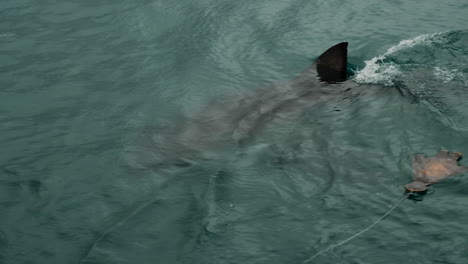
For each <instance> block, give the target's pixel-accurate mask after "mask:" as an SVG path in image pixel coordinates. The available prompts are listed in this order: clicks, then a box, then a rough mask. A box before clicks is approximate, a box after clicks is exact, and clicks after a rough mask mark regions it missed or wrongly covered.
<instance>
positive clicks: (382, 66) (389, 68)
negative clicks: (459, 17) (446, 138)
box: [354, 33, 445, 86]
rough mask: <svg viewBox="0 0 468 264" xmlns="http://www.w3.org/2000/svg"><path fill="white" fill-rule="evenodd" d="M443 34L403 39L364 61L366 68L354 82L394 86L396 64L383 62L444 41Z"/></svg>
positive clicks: (396, 72) (396, 73)
mask: <svg viewBox="0 0 468 264" xmlns="http://www.w3.org/2000/svg"><path fill="white" fill-rule="evenodd" d="M443 35H444V33H434V34H424V35H420V36H417V37H415V38H413V39H405V40H402V41H400V43H398V44H397V45H395V46H393V47H390V48H389V49H388V50H387V51H386V52H385V53H384V54H382V55H379V56H377V57H374V58H372V59H370V60H367V61H365V63H366V66H365V67H364V68H363V69H362V70H360V71H358V72H357V74H356V77H355V78H354V80H355V81H356V82H358V83H379V84H382V85H385V86H392V85H394V80H395V78H396V77H397V76H398V75H400V74H401V71H400V69H399V67H398V65H397V64H395V63H393V62H384V59H386V58H387V57H389V56H390V55H392V54H394V53H396V52H398V51H401V50H404V49H408V48H412V47H414V46H416V45H429V44H433V43H440V42H443V41H444V39H445V38H444V37H443Z"/></svg>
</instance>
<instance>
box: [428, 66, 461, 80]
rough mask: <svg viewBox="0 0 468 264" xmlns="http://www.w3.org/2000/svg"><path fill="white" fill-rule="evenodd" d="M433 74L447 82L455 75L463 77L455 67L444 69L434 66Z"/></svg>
mask: <svg viewBox="0 0 468 264" xmlns="http://www.w3.org/2000/svg"><path fill="white" fill-rule="evenodd" d="M434 76H435V77H436V78H437V79H439V80H441V81H442V82H443V83H449V82H451V81H453V80H454V79H456V78H457V77H463V74H461V73H460V72H459V71H458V70H457V69H451V70H449V69H445V68H441V67H434Z"/></svg>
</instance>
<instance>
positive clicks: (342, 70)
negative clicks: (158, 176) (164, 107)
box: [126, 42, 353, 169]
mask: <svg viewBox="0 0 468 264" xmlns="http://www.w3.org/2000/svg"><path fill="white" fill-rule="evenodd" d="M347 48H348V43H347V42H341V43H339V44H336V45H334V46H332V47H330V48H329V49H328V50H326V51H325V52H324V53H323V54H321V55H320V56H319V57H318V58H317V59H316V60H315V62H314V63H313V64H312V65H311V66H310V67H308V68H307V69H306V70H305V71H303V72H302V73H300V74H299V75H298V76H297V77H296V78H293V79H292V80H289V81H286V82H283V83H279V84H272V85H268V86H264V87H260V88H257V89H252V90H247V91H245V90H243V91H234V92H231V93H228V94H225V95H224V96H223V97H221V98H216V99H215V100H214V101H213V102H210V103H209V104H208V106H207V107H206V108H205V109H202V110H201V111H199V112H197V113H195V114H193V115H192V116H187V115H186V114H180V116H177V117H176V118H174V119H173V120H171V121H169V122H161V123H164V124H156V125H154V126H151V127H147V128H146V129H145V131H143V133H142V134H141V135H140V137H139V138H137V140H136V142H135V144H133V146H131V147H129V148H128V149H127V152H126V156H127V161H128V163H129V164H130V165H131V166H132V167H133V168H137V169H155V168H164V167H170V166H179V167H184V166H190V165H191V164H194V163H197V161H199V160H201V159H205V158H208V159H210V158H211V157H213V156H216V155H219V153H223V151H231V152H232V150H233V149H236V148H238V147H239V146H243V145H245V144H246V142H248V141H249V139H251V138H253V137H254V136H255V135H258V134H259V133H260V132H261V131H262V129H263V128H264V126H265V125H266V124H267V123H268V121H270V120H271V119H272V118H274V117H275V116H278V115H285V116H287V115H288V113H290V112H293V111H295V110H297V109H304V108H307V107H310V106H311V105H314V104H317V103H321V102H328V101H333V100H339V99H342V98H346V97H349V96H351V95H352V93H353V88H351V87H350V83H349V82H347V63H348V61H347V53H348V50H347ZM190 114H191V113H189V115H190ZM286 118H287V117H286Z"/></svg>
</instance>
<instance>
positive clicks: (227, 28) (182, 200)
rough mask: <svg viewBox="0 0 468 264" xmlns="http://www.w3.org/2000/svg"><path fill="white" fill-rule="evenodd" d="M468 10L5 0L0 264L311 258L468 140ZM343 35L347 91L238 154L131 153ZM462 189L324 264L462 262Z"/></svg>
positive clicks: (395, 215)
mask: <svg viewBox="0 0 468 264" xmlns="http://www.w3.org/2000/svg"><path fill="white" fill-rule="evenodd" d="M467 11H468V5H467V4H466V2H465V1H461V0H451V1H445V2H441V1H425V2H424V3H420V2H414V1H385V2H383V1H255V2H252V1H215V0H205V1H188V0H185V1H178V2H177V3H175V2H173V1H164V0H162V1H156V0H148V1H137V2H135V1H123V0H116V1H112V3H111V2H109V1H66V2H63V1H62V2H59V1H41V2H40V3H39V2H37V1H31V0H15V1H12V0H4V1H2V2H1V3H0V17H1V20H0V87H1V88H0V145H1V149H0V215H1V217H0V263H8V264H10V263H14V264H16V263H48V264H51V263H88V264H91V263H204V264H205V263H302V262H303V261H304V260H306V259H307V258H309V257H310V256H312V255H313V254H315V253H316V252H318V251H320V250H322V249H324V248H326V247H328V246H330V245H333V244H336V243H338V242H339V241H341V240H343V239H346V238H348V237H349V236H351V235H353V234H355V233H356V232H358V231H359V230H361V229H363V228H365V227H366V226H368V225H370V224H372V223H373V222H374V221H375V220H377V219H378V218H379V217H380V216H381V215H383V214H384V213H385V212H386V211H387V210H388V209H390V208H391V207H392V206H393V205H394V204H395V203H396V202H397V201H398V200H399V199H400V198H401V197H402V195H403V186H404V185H405V184H406V183H408V182H409V181H410V179H411V157H412V155H414V154H415V153H424V154H427V155H434V154H435V153H436V152H437V151H438V150H440V149H449V150H451V151H459V152H467V151H468V140H467V137H468V125H467V123H466V120H467V118H468V114H467V113H468V104H467V103H466V101H467V99H468V97H467V94H466V91H467V89H468V75H467V74H468V66H467V65H468V44H467V43H468V32H467V31H466V26H465V25H466V24H467V22H468V21H467V19H466V14H467ZM342 41H348V42H349V43H350V44H349V56H350V58H349V63H350V67H349V71H350V72H352V73H353V74H352V77H351V79H352V80H351V81H350V85H353V87H355V86H356V85H359V86H358V88H357V89H355V91H357V92H354V93H352V94H351V96H348V97H346V98H344V97H343V98H342V97H336V98H334V99H332V100H330V101H324V102H320V103H314V104H312V103H311V105H310V106H307V105H302V106H301V107H300V108H298V109H294V111H292V112H291V113H290V114H288V115H287V116H286V118H285V116H282V115H276V116H273V117H272V119H271V120H269V122H266V124H265V126H263V127H262V129H259V130H258V133H256V135H255V137H252V138H250V139H249V141H247V143H245V144H243V146H242V148H241V147H238V146H237V145H236V144H226V145H224V144H220V145H217V147H216V148H213V149H198V152H197V153H196V154H194V156H190V160H191V161H195V162H194V164H193V165H192V166H166V167H164V168H163V169H158V168H154V167H151V166H150V163H143V165H141V164H138V161H141V160H143V159H144V161H145V162H148V161H151V160H152V157H153V156H151V155H153V154H152V153H153V152H152V151H149V152H148V155H144V152H143V155H142V156H141V155H140V156H138V157H140V160H136V161H135V159H132V157H130V156H129V155H130V154H129V152H128V150H129V149H135V148H136V149H139V150H141V149H142V147H145V142H148V141H145V140H147V139H154V138H155V137H157V136H158V135H161V134H162V133H165V131H166V130H164V129H163V128H165V127H171V126H172V125H173V124H177V123H178V122H179V123H180V122H183V121H181V120H185V119H184V117H185V116H190V115H195V116H196V114H197V113H198V112H199V111H203V110H204V109H207V108H208V109H209V106H211V104H213V102H215V103H216V102H220V100H227V101H230V100H231V101H235V100H234V99H235V98H234V97H231V96H232V95H233V94H248V92H249V91H256V90H258V89H260V90H261V89H265V88H262V87H268V85H270V84H272V83H278V82H284V81H285V80H288V79H291V78H294V77H295V76H296V75H297V74H298V73H300V72H302V71H303V70H304V69H305V68H306V67H308V66H309V65H310V64H311V63H312V62H313V60H314V58H316V57H317V56H319V55H320V54H321V53H322V52H323V51H324V50H326V49H327V48H328V47H330V46H332V45H334V44H336V43H339V42H342ZM247 97H248V96H247ZM142 139H143V140H142ZM231 143H232V142H231ZM148 145H149V146H151V145H150V144H149V143H148ZM148 145H147V146H148ZM167 146H170V145H167ZM174 153H175V152H173V151H172V152H171V149H170V147H167V148H166V149H164V150H161V151H159V154H160V155H162V156H169V155H174ZM140 154H141V153H140ZM159 157H160V156H158V157H154V158H155V159H156V158H159ZM461 163H462V164H464V165H468V163H467V162H466V160H462V161H461ZM179 165H180V164H179ZM466 193H468V178H467V175H462V176H457V177H453V178H452V179H449V180H447V181H445V182H442V183H439V184H437V185H435V186H433V187H431V191H430V192H429V193H428V194H427V195H426V196H425V197H424V199H423V201H420V202H414V201H410V200H406V201H404V202H403V203H402V204H401V205H400V206H398V207H397V208H396V209H395V211H393V212H392V214H391V215H390V216H388V217H387V218H385V219H384V221H383V222H381V223H380V224H378V225H377V226H376V227H375V228H373V229H372V230H370V231H369V232H367V233H365V234H363V235H362V236H360V237H358V238H356V239H354V240H352V241H351V242H349V243H347V244H345V245H342V246H341V247H338V248H335V249H334V250H333V251H329V252H325V253H324V254H323V255H321V256H319V257H317V258H316V259H314V262H313V263H372V264H375V263H382V264H384V263H389V264H390V263H398V262H403V261H408V259H410V260H417V261H418V263H468V253H467V252H468V251H466V250H465V249H466V248H468V242H467V240H466V237H467V236H468V226H467V225H466V219H467V217H468V212H466V210H465V208H466V204H467V203H468V197H467V196H466Z"/></svg>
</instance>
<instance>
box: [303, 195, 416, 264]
mask: <svg viewBox="0 0 468 264" xmlns="http://www.w3.org/2000/svg"><path fill="white" fill-rule="evenodd" d="M409 195H410V194H409V193H408V194H406V195H405V196H403V198H401V199H400V201H398V202H397V203H396V204H395V205H394V206H392V208H390V209H389V210H388V211H387V212H386V213H385V214H384V215H383V216H381V217H380V218H379V219H377V221H375V222H374V223H372V224H371V225H370V226H368V227H366V228H364V229H363V230H361V231H359V232H358V233H356V234H354V235H352V236H350V237H348V238H347V239H345V240H343V241H341V242H340V243H338V244H335V245H331V246H329V247H327V248H325V249H322V250H320V251H319V252H317V253H315V255H313V256H312V257H310V258H308V259H306V260H305V261H304V262H302V263H307V262H309V261H311V260H313V259H315V258H316V257H318V256H319V255H321V254H322V253H324V252H326V251H328V250H330V249H333V248H336V247H339V246H341V245H343V244H345V243H347V242H349V241H351V240H353V239H354V238H356V237H358V236H360V235H362V234H363V233H365V232H366V231H368V230H369V229H371V228H372V227H374V226H375V225H377V224H378V223H380V222H381V221H382V220H383V219H384V218H385V217H387V216H388V215H389V214H390V213H391V212H392V211H393V210H394V209H395V208H397V206H398V205H400V204H401V202H403V201H404V200H405V199H406V198H408V196H409Z"/></svg>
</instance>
